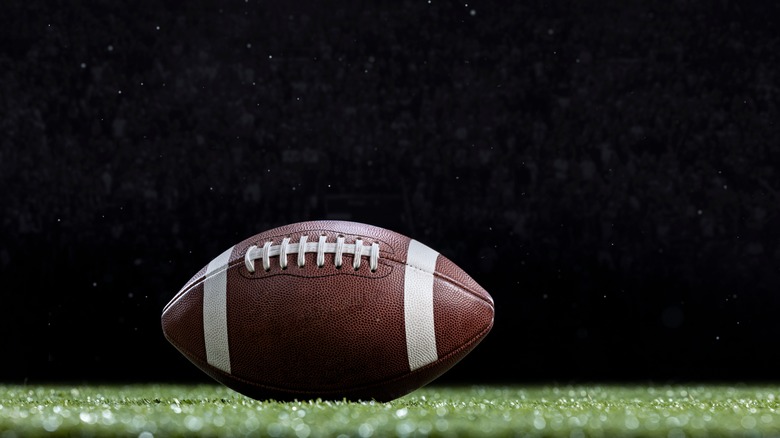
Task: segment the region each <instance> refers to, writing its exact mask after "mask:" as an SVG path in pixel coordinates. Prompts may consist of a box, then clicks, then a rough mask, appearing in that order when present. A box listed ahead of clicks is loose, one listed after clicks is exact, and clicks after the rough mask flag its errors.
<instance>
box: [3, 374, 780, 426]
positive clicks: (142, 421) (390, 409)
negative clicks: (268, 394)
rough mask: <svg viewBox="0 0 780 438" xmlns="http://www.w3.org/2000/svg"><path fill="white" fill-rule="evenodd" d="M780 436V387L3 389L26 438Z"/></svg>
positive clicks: (7, 422) (6, 412) (9, 416)
mask: <svg viewBox="0 0 780 438" xmlns="http://www.w3.org/2000/svg"><path fill="white" fill-rule="evenodd" d="M38 435H46V436H55V435H58V436H74V435H75V436H133V437H138V436H140V437H151V436H158V437H159V436H230V437H234V436H243V435H250V436H271V437H297V438H308V437H338V436H345V437H346V436H351V437H363V438H367V437H384V436H401V437H407V436H409V437H413V436H441V437H459V436H491V437H492V436H497V437H505V436H506V437H508V436H556V437H557V436H561V437H564V436H565V437H584V436H604V437H624V436H625V437H631V436H636V437H639V436H659V437H670V438H674V437H683V436H702V437H704V436H707V437H714V436H724V437H726V436H728V437H734V436H755V437H760V436H780V385H752V386H749V385H733V386H729V385H690V386H687V385H670V386H662V385H658V386H652V385H651V386H646V385H638V386H630V385H572V386H567V385H549V386H469V387H462V388H455V387H437V386H429V387H426V388H423V389H420V390H418V391H415V392H414V393H412V394H410V395H407V396H406V397H403V398H400V399H398V400H394V401H392V402H390V403H368V402H366V403H354V402H295V403H277V402H260V401H256V400H252V399H249V398H246V397H243V396H241V395H239V394H237V393H235V392H233V391H231V390H229V389H227V388H225V387H223V386H218V385H192V386H183V385H127V386H121V385H117V386H111V385H104V386H64V385H60V386H57V385H47V386H11V385H5V386H3V385H0V438H10V437H14V436H20V437H22V436H24V437H26V436H38Z"/></svg>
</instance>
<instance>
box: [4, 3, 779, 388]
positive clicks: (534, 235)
mask: <svg viewBox="0 0 780 438" xmlns="http://www.w3.org/2000/svg"><path fill="white" fill-rule="evenodd" d="M182 3H186V4H182ZM281 3H285V2H258V1H256V0H248V1H243V0H242V1H226V2H206V1H189V2H158V1H140V2H81V1H73V2H46V3H45V4H44V3H42V2H41V3H36V2H22V1H11V2H4V3H3V6H2V7H1V8H2V12H1V13H0V44H1V46H0V47H1V51H0V189H1V193H0V206H1V207H0V208H2V215H0V276H1V277H0V297H2V298H1V301H0V334H1V335H0V351H2V352H3V354H2V360H0V379H1V380H3V381H9V382H22V381H27V382H41V381H52V380H65V381H106V380H118V381H154V380H159V381H170V380H177V379H184V380H204V381H209V380H210V379H209V378H208V377H206V376H205V374H203V373H201V372H200V371H199V370H197V369H196V368H195V367H194V366H192V365H191V364H190V363H189V362H187V361H186V359H184V358H183V357H182V356H181V355H180V354H179V353H178V352H177V351H176V350H175V349H174V348H173V347H172V346H171V345H170V344H168V343H167V341H166V340H165V339H164V338H163V336H162V332H161V328H160V314H161V310H162V308H163V306H164V305H165V303H167V302H168V300H169V299H170V298H171V297H172V296H173V294H174V293H175V292H176V291H178V290H179V288H180V287H181V286H182V285H183V284H184V282H185V281H186V280H188V279H189V278H190V276H191V275H192V274H194V273H195V272H197V271H198V270H199V269H200V268H201V267H202V266H204V265H205V264H206V263H208V261H210V260H211V259H212V258H213V257H214V256H216V255H217V254H219V253H220V252H222V251H223V250H224V249H225V248H227V247H229V246H230V245H232V244H234V243H236V242H238V241H240V240H243V239H244V238H246V237H249V236H251V235H253V234H255V233H257V232H259V231H262V230H265V229H268V228H271V227H275V226H279V225H283V224H287V223H291V222H297V221H302V220H310V219H320V218H341V219H350V220H356V221H361V222H367V223H371V224H375V225H379V226H383V227H386V228H390V229H393V230H395V231H398V232H401V233H403V234H406V235H408V236H411V237H414V238H416V239H418V240H420V241H422V242H424V243H426V244H428V245H429V246H431V247H433V248H435V249H437V250H439V251H440V252H441V253H442V254H444V255H446V256H447V257H449V258H450V259H452V260H453V261H455V262H456V263H457V264H458V265H459V266H461V267H462V268H463V269H464V270H465V271H467V272H468V273H470V274H471V275H472V276H473V277H474V278H475V279H476V280H477V281H478V282H479V283H481V284H482V285H483V286H484V287H485V288H486V289H487V290H488V291H489V292H490V293H491V294H492V295H493V297H494V298H495V301H496V320H495V327H494V329H493V331H492V332H491V334H490V335H489V336H488V338H487V339H486V340H485V341H484V342H483V343H482V344H481V345H480V346H479V347H478V348H477V349H476V350H475V351H474V352H473V353H472V354H471V355H469V356H468V357H467V358H466V359H464V360H463V361H462V362H461V363H459V364H458V365H457V366H456V367H455V368H453V369H452V370H451V371H450V372H449V373H447V374H445V375H444V376H443V377H442V380H441V381H442V382H456V381H473V382H497V381H507V382H508V381H525V382H535V381H538V382H547V381H557V382H571V381H585V380H590V381H596V380H600V381H619V380H639V381H682V380H729V381H735V380H736V381H749V380H765V379H776V376H777V363H776V362H774V361H773V360H772V358H774V357H775V356H776V354H775V350H776V348H777V339H778V337H779V336H780V325H778V306H779V305H780V299H779V298H778V285H780V245H778V243H779V242H778V240H779V239H780V231H779V230H780V227H778V225H780V221H779V220H778V219H780V218H779V217H778V215H779V213H780V211H779V209H778V205H779V202H780V199H779V198H780V196H779V195H778V191H780V174H778V169H777V167H776V163H780V149H779V148H778V134H779V132H778V131H779V129H778V120H780V119H779V118H778V116H780V114H778V102H779V100H778V97H779V94H780V93H779V92H778V54H779V53H780V47H778V35H779V34H780V32H778V27H777V24H776V23H777V20H776V18H777V17H778V16H780V14H778V12H780V11H778V6H776V4H777V2H743V1H716V2H687V1H666V0H664V1H660V0H659V1H641V2H640V1H601V2H567V1H560V0H552V1H548V0H544V1H542V0H533V1H521V2H500V3H493V2H491V3H482V2H478V3H472V2H468V4H465V2H445V1H442V0H431V1H430V2H429V1H427V0H406V1H401V2H396V1H392V2H367V3H366V2H337V3H335V4H334V3H331V2H293V3H292V4H286V5H283V4H281Z"/></svg>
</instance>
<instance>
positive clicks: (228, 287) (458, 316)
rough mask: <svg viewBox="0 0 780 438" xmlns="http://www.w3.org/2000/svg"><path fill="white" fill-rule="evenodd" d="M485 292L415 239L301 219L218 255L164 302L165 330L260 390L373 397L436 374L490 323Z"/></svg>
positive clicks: (261, 395)
mask: <svg viewBox="0 0 780 438" xmlns="http://www.w3.org/2000/svg"><path fill="white" fill-rule="evenodd" d="M493 316H494V304H493V299H492V297H491V296H490V294H488V292H487V291H485V290H484V289H483V288H482V287H480V286H479V285H478V284H477V283H476V282H475V281H474V280H473V279H472V278H471V277H470V276H469V275H468V274H466V272H464V271H463V270H462V269H460V268H459V267H458V266H456V265H455V264H454V263H453V262H451V261H450V260H449V259H447V258H446V257H444V256H443V255H441V254H439V253H438V252H436V251H435V250H433V249H431V248H429V247H428V246H426V245H424V244H423V243H420V242H418V241H417V240H414V239H411V238H409V237H406V236H404V235H401V234H398V233H396V232H393V231H390V230H387V229H384V228H380V227H376V226H372V225H366V224H362V223H357V222H346V221H334V220H323V221H310V222H300V223H295V224H291V225H286V226H282V227H279V228H274V229H271V230H268V231H264V232H262V233H260V234H257V235H255V236H252V237H250V238H248V239H246V240H244V241H242V242H240V243H238V244H236V245H235V246H232V247H230V248H228V249H227V250H225V251H224V252H223V253H222V254H219V255H218V256H216V257H215V258H214V259H213V260H212V261H211V262H209V263H208V264H207V265H206V266H205V267H203V268H202V269H201V270H200V271H198V272H197V274H195V276H194V277H192V279H190V280H189V281H188V282H187V283H186V284H185V285H184V287H182V289H181V290H180V291H179V292H178V293H176V295H175V296H174V297H173V298H172V299H171V301H170V302H169V303H168V304H167V305H166V306H165V307H164V309H163V312H162V329H163V333H164V335H165V337H166V339H167V340H168V341H169V342H170V343H171V344H172V345H173V346H174V347H176V348H177V349H178V350H179V351H180V352H181V353H182V354H183V355H184V356H185V357H186V358H187V359H189V360H190V361H191V362H192V363H194V364H195V365H196V366H198V367H199V368H200V369H201V370H203V371H204V372H205V373H206V374H208V375H209V376H211V377H212V378H214V379H216V380H217V381H219V382H221V383H222V384H224V385H226V386H227V387H229V388H232V389H234V390H235V391H238V392H240V393H242V394H244V395H246V396H249V397H251V398H254V399H258V400H278V401H292V400H311V399H322V400H344V399H346V400H351V401H357V400H376V401H389V400H393V399H395V398H398V397H401V396H403V395H406V394H408V393H410V392H412V391H414V390H416V389H418V388H420V387H422V386H424V385H426V384H428V383H430V382H431V381H433V380H434V379H436V378H437V377H439V376H441V375H442V374H443V373H445V372H446V371H447V370H449V369H450V368H452V366H454V365H455V364H456V363H458V362H459V361H460V360H461V359H463V357H465V356H466V355H467V354H468V353H469V352H471V351H472V350H473V349H474V347H476V346H477V345H478V344H479V343H480V342H481V341H482V340H483V339H484V338H485V337H486V336H487V334H488V333H489V332H490V330H491V328H492V327H493Z"/></svg>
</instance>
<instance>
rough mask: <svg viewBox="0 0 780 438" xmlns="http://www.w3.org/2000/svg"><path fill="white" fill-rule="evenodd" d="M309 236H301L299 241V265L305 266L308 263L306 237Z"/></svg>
mask: <svg viewBox="0 0 780 438" xmlns="http://www.w3.org/2000/svg"><path fill="white" fill-rule="evenodd" d="M308 238H309V236H301V239H300V240H299V241H298V266H299V267H301V268H302V267H303V266H304V265H305V264H306V239H308Z"/></svg>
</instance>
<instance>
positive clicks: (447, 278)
mask: <svg viewBox="0 0 780 438" xmlns="http://www.w3.org/2000/svg"><path fill="white" fill-rule="evenodd" d="M439 256H440V257H444V256H442V255H441V254H439ZM384 260H386V261H388V262H394V263H395V264H397V265H399V267H400V266H404V267H406V266H408V267H410V268H412V269H416V270H418V271H420V272H424V273H426V274H430V275H433V276H434V277H438V278H439V279H441V280H443V281H446V282H448V283H450V284H452V285H453V286H456V287H457V288H458V289H460V290H463V291H466V292H468V293H469V294H471V295H473V296H475V297H476V298H479V299H480V300H482V301H484V302H485V303H488V304H490V306H491V307H493V303H492V302H490V301H489V300H487V299H485V298H483V297H482V295H480V294H478V293H476V292H474V291H472V290H471V289H470V288H469V287H467V286H466V285H465V284H463V283H461V282H460V281H458V280H456V279H454V278H452V277H450V276H448V275H444V274H442V273H440V272H438V271H436V270H434V271H433V272H430V271H428V270H425V269H423V268H421V267H419V266H415V265H413V264H408V263H406V262H402V261H400V260H396V259H394V258H391V257H385V258H384ZM242 264H243V261H242V260H241V259H240V258H238V259H236V260H235V261H233V263H232V264H228V266H227V267H225V269H224V271H223V270H219V271H215V272H213V273H212V275H216V274H218V273H221V272H225V271H228V270H230V269H231V268H233V267H234V266H237V265H242ZM384 264H386V265H388V266H389V265H390V263H384ZM275 275H290V276H295V275H294V274H289V273H287V274H275ZM332 275H354V274H350V273H349V272H343V273H337V274H332ZM387 275H389V274H385V275H382V276H380V277H376V278H384V277H386V276H387ZM241 276H242V277H244V275H241ZM207 278H208V277H206V276H203V277H202V278H200V279H198V280H196V281H194V282H192V284H190V285H189V287H187V289H186V290H182V291H180V292H179V293H177V294H176V295H175V296H174V297H173V298H172V299H171V301H170V302H169V303H168V304H167V305H166V306H165V307H164V308H163V312H162V313H163V315H165V313H166V312H167V311H168V309H169V308H170V307H172V306H173V304H174V303H175V302H178V301H179V300H180V299H181V298H182V297H184V295H186V294H187V293H189V292H190V291H191V290H192V289H194V288H195V287H196V286H198V285H199V284H201V283H203V282H204V281H205V280H206V279H207ZM307 278H316V276H312V277H307ZM366 278H375V277H373V276H372V277H366Z"/></svg>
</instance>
